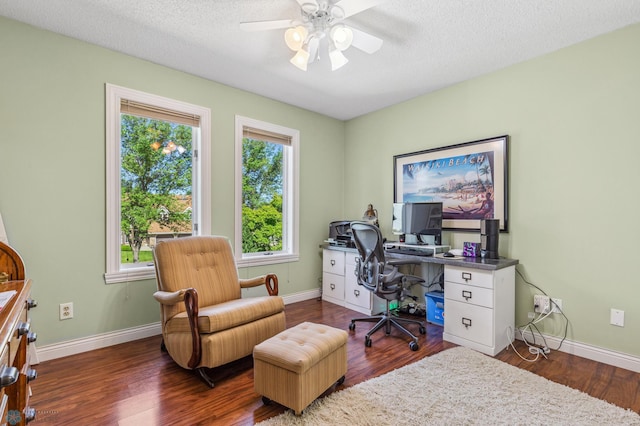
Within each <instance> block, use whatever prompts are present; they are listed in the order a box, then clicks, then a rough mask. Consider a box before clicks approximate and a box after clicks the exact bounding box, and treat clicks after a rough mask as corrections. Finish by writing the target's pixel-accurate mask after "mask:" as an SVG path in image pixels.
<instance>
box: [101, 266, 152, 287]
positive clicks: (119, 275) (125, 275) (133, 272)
mask: <svg viewBox="0 0 640 426" xmlns="http://www.w3.org/2000/svg"><path fill="white" fill-rule="evenodd" d="M155 277H156V271H155V269H154V267H153V266H145V267H142V268H131V269H127V270H123V271H118V272H108V273H106V274H104V281H105V282H106V283H107V284H117V283H127V282H131V281H142V280H150V279H154V278H155Z"/></svg>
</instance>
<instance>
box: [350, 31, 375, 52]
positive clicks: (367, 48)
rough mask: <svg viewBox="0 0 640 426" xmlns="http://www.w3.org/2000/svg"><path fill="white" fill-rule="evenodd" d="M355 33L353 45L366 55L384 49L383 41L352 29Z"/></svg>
mask: <svg viewBox="0 0 640 426" xmlns="http://www.w3.org/2000/svg"><path fill="white" fill-rule="evenodd" d="M350 28H351V31H353V42H352V43H351V45H352V46H353V47H355V48H357V49H360V50H362V51H363V52H366V53H375V52H377V51H378V50H380V48H381V47H382V39H380V38H378V37H376V36H374V35H371V34H369V33H365V32H364V31H360V30H357V29H355V28H353V27H350Z"/></svg>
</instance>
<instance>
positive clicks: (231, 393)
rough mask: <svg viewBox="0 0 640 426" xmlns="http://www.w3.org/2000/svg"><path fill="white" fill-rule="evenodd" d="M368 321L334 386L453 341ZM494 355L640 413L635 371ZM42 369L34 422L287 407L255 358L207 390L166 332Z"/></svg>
mask: <svg viewBox="0 0 640 426" xmlns="http://www.w3.org/2000/svg"><path fill="white" fill-rule="evenodd" d="M286 315H287V327H292V326H294V325H296V324H299V323H301V322H304V321H313V322H319V323H324V324H327V325H331V326H334V327H337V328H341V329H344V330H348V325H349V322H350V319H351V318H353V317H358V316H361V315H360V314H358V313H357V312H354V311H351V310H348V309H345V308H342V307H339V306H336V305H333V304H331V303H327V302H322V301H319V300H315V299H314V300H308V301H304V302H299V303H294V304H291V305H287V307H286ZM370 326H371V325H370V324H364V323H359V324H357V326H356V330H355V332H350V333H349V338H348V357H349V361H348V365H349V367H348V372H347V375H346V381H345V383H344V385H341V386H338V387H337V389H342V388H344V387H348V386H352V385H354V384H356V383H359V382H362V381H364V380H367V379H370V378H372V377H375V376H378V375H380V374H383V373H386V372H388V371H391V370H393V369H396V368H398V367H401V366H403V365H406V364H409V363H411V362H414V361H417V360H418V359H421V358H424V357H426V356H430V355H433V354H435V353H437V352H440V351H442V350H444V349H447V348H450V347H453V346H455V345H453V344H451V343H448V342H443V341H442V327H439V326H436V325H431V324H428V325H427V334H426V336H420V342H419V343H420V349H419V350H418V351H416V352H413V351H411V350H410V349H409V346H408V340H407V339H405V338H404V337H402V336H401V335H400V334H399V333H397V334H396V332H393V333H392V334H391V335H390V336H385V335H384V332H378V333H376V334H375V335H374V336H373V345H372V347H371V348H365V346H364V335H365V334H366V332H367V331H368V330H369V328H370ZM517 346H519V348H520V352H521V353H524V352H525V349H526V348H523V345H517ZM496 358H498V359H500V360H502V361H505V362H507V363H509V364H513V365H516V366H518V367H520V368H524V369H527V370H529V371H532V372H534V373H536V374H539V375H541V376H544V377H546V378H548V379H550V380H553V381H555V382H558V383H562V384H565V385H567V386H570V387H573V388H576V389H579V390H581V391H583V392H586V393H588V394H590V395H592V396H595V397H597V398H600V399H604V400H606V401H609V402H611V403H613V404H616V405H618V406H621V407H624V408H631V409H633V410H634V411H636V412H640V374H638V373H634V372H631V371H628V370H623V369H620V368H615V367H611V366H608V365H605V364H600V363H597V362H594V361H590V360H587V359H583V358H579V357H576V356H572V355H568V354H566V353H563V352H552V353H551V354H550V355H549V359H548V360H541V361H538V362H536V363H527V362H525V361H522V360H521V359H520V358H519V357H518V356H517V355H516V354H515V353H514V351H513V350H510V349H509V350H505V351H503V352H501V353H500V354H498V356H497V357H496ZM36 369H37V371H38V378H37V380H35V381H34V382H32V391H33V396H32V397H31V401H30V405H31V406H32V407H35V408H36V409H37V416H36V421H35V422H33V423H32V424H34V425H66V424H69V425H70V424H75V425H89V424H90V425H121V426H127V425H136V426H139V425H218V424H219V425H232V424H233V425H253V424H254V423H255V422H257V421H261V420H264V419H267V418H269V417H272V416H275V415H277V414H279V413H282V412H284V410H285V408H283V407H281V406H280V405H278V404H275V403H274V404H272V405H270V406H264V405H263V404H262V400H261V397H260V395H258V394H256V393H255V392H254V390H253V369H252V359H251V357H247V358H244V359H242V360H239V361H237V362H234V363H232V364H229V365H226V366H223V367H219V368H216V369H214V370H212V377H213V378H214V380H215V382H216V386H215V387H214V388H213V389H210V388H209V387H207V386H206V385H205V384H204V383H203V382H201V381H200V380H199V379H198V378H197V377H196V376H195V375H194V374H192V372H190V371H187V370H184V369H182V368H180V367H178V366H177V365H176V364H175V363H174V362H173V361H172V360H171V359H170V358H169V356H168V355H167V354H165V353H162V352H161V351H160V336H156V337H151V338H147V339H142V340H138V341H135V342H129V343H125V344H121V345H117V346H112V347H109V348H104V349H99V350H95V351H91V352H86V353H82V354H78V355H73V356H69V357H65V358H59V359H55V360H51V361H46V362H42V363H40V364H39V365H38V366H36ZM532 392H535V390H533V389H532Z"/></svg>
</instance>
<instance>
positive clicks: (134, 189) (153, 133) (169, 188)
mask: <svg viewBox="0 0 640 426" xmlns="http://www.w3.org/2000/svg"><path fill="white" fill-rule="evenodd" d="M191 141H192V128H191V126H186V125H181V124H175V123H170V122H167V121H161V120H153V119H150V118H144V117H136V116H132V115H126V114H123V115H122V129H121V169H122V171H121V180H120V190H121V204H120V211H121V218H120V227H121V230H122V234H123V237H124V238H123V239H124V242H125V243H126V244H127V245H128V247H129V248H130V251H131V253H132V256H131V257H129V256H127V255H126V252H127V251H128V250H126V249H125V254H123V256H122V258H123V263H138V262H139V261H149V260H151V259H150V258H149V256H150V254H151V253H150V252H149V253H147V256H144V257H145V258H143V259H141V258H140V251H141V249H142V248H143V246H144V247H145V248H148V249H150V245H151V244H150V240H149V237H150V230H151V228H152V227H155V231H159V230H164V231H165V232H164V233H172V234H173V235H174V236H177V235H178V234H179V233H182V234H185V233H189V234H190V232H191V187H192V185H191V179H192V170H191Z"/></svg>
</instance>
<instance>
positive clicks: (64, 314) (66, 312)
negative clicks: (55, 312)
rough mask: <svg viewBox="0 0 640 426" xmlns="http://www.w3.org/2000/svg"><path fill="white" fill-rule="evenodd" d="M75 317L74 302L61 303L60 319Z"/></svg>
mask: <svg viewBox="0 0 640 426" xmlns="http://www.w3.org/2000/svg"><path fill="white" fill-rule="evenodd" d="M71 318H73V302H67V303H61V304H60V320H67V319H71Z"/></svg>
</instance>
